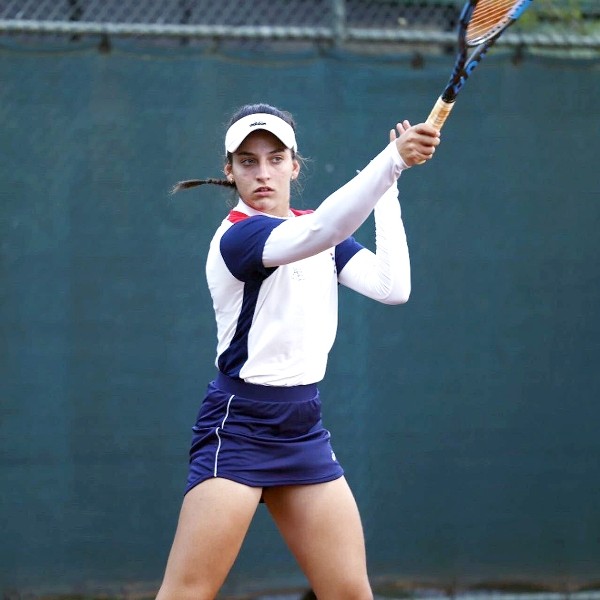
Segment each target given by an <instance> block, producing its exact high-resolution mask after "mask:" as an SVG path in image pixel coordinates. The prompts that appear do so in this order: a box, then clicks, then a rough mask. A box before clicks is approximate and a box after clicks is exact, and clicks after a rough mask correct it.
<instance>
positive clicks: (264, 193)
mask: <svg viewBox="0 0 600 600" xmlns="http://www.w3.org/2000/svg"><path fill="white" fill-rule="evenodd" d="M273 191H274V190H273V188H270V187H267V186H261V187H259V188H256V189H255V190H254V193H255V194H257V195H258V196H267V195H269V194H271V193H272V192H273Z"/></svg>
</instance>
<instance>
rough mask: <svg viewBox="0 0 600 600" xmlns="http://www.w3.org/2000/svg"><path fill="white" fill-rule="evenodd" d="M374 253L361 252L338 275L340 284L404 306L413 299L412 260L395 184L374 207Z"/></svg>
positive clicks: (383, 300)
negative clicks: (411, 295) (409, 299)
mask: <svg viewBox="0 0 600 600" xmlns="http://www.w3.org/2000/svg"><path fill="white" fill-rule="evenodd" d="M374 216H375V244H376V251H375V253H373V252H371V251H370V250H368V249H366V248H363V249H362V250H359V251H358V252H357V253H356V254H355V255H354V256H353V257H352V258H351V259H350V260H349V261H348V262H347V263H346V265H345V266H344V267H343V269H342V270H341V271H340V273H339V274H338V281H339V282H340V283H341V284H343V285H345V286H346V287H349V288H351V289H353V290H355V291H357V292H359V293H360V294H363V295H365V296H368V297H369V298H373V299H374V300H377V301H379V302H383V303H384V304H403V303H404V302H406V301H407V300H408V297H409V296H410V286H411V284H410V259H409V254H408V244H407V242H406V233H405V231H404V224H403V222H402V215H401V210H400V203H399V202H398V188H397V186H396V185H395V184H394V185H393V186H391V187H390V188H389V190H388V191H387V192H386V193H385V194H384V195H383V196H382V197H381V198H380V199H379V201H378V202H377V204H376V205H375V210H374Z"/></svg>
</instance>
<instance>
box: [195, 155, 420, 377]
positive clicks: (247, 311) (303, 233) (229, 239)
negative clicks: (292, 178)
mask: <svg viewBox="0 0 600 600" xmlns="http://www.w3.org/2000/svg"><path fill="white" fill-rule="evenodd" d="M405 168H406V166H405V165H404V163H403V162H402V159H401V158H400V156H399V154H398V151H397V149H396V145H395V143H390V144H389V145H388V146H387V147H386V148H385V149H384V150H383V151H382V152H381V153H380V154H379V155H378V156H377V157H375V158H374V159H373V160H372V161H371V162H370V163H369V164H368V165H367V166H366V167H365V168H364V169H363V170H362V171H361V172H360V173H359V174H358V175H357V176H356V177H354V178H353V179H352V180H351V181H349V182H348V183H347V184H346V185H344V186H343V187H341V188H340V189H339V190H337V191H336V192H334V193H333V194H332V195H331V196H329V197H328V198H327V199H325V200H324V201H323V203H322V204H321V205H320V206H319V207H318V208H317V209H316V210H315V211H314V212H302V211H293V216H291V217H289V218H286V219H282V218H279V217H274V216H271V215H267V214H265V213H260V212H258V211H256V210H253V209H252V208H250V207H249V206H247V205H246V204H244V202H242V201H241V200H240V202H239V203H238V205H237V206H236V208H235V209H234V210H233V211H231V212H230V213H229V215H228V217H227V218H226V219H225V220H224V221H223V222H222V224H221V226H220V227H219V228H218V230H217V231H216V233H215V235H214V237H213V240H212V242H211V245H210V249H209V252H208V257H207V262H206V275H207V280H208V285H209V289H210V293H211V296H212V299H213V307H214V310H215V317H216V322H217V338H218V343H217V358H216V364H217V367H218V368H219V369H220V370H221V371H222V372H223V373H225V374H226V375H229V376H231V377H239V378H241V379H243V380H245V381H246V382H248V383H256V384H261V385H279V386H292V385H303V384H308V383H316V382H318V381H320V380H321V379H322V378H323V376H324V375H325V369H326V365H327V357H328V354H329V351H330V350H331V347H332V345H333V342H334V340H335V335H336V331H337V304H338V296H337V292H338V283H341V284H343V285H345V286H347V287H349V288H351V289H353V290H356V291H357V292H359V293H361V294H364V295H365V296H368V297H370V298H373V299H375V300H378V301H380V302H384V303H387V304H399V303H402V302H406V301H407V300H408V296H409V294H410V262H409V255H408V246H407V243H406V235H405V231H404V225H403V223H402V219H401V211H400V204H399V202H398V190H397V186H396V180H397V178H398V177H399V176H400V174H401V172H402V170H403V169H405ZM373 210H374V216H375V227H376V238H375V240H376V252H375V253H373V252H371V251H370V250H368V249H366V248H364V247H363V246H361V245H360V244H359V243H358V242H356V241H355V240H354V239H353V238H352V237H350V236H351V235H352V233H354V232H355V231H356V229H358V227H360V225H361V224H362V223H363V222H364V221H365V220H366V218H367V217H368V216H369V214H370V213H371V212H372V211H373Z"/></svg>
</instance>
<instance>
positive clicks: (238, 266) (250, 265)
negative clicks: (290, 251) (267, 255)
mask: <svg viewBox="0 0 600 600" xmlns="http://www.w3.org/2000/svg"><path fill="white" fill-rule="evenodd" d="M282 223H285V219H277V218H273V217H266V216H260V215H256V216H252V217H248V218H247V219H244V220H243V221H239V222H237V223H234V224H233V225H232V226H231V227H230V228H229V229H228V230H227V231H226V232H225V233H224V234H223V236H222V237H221V242H220V250H221V256H222V257H223V260H224V261H225V265H226V266H227V268H228V269H229V271H230V272H231V274H232V275H233V276H234V277H235V278H236V279H239V280H240V281H244V282H248V281H256V280H259V279H266V278H267V277H268V276H269V275H270V274H271V273H272V272H273V271H274V270H275V269H276V267H265V266H264V263H263V259H262V255H263V249H264V246H265V241H266V240H267V238H268V237H269V235H271V232H272V231H273V230H274V229H275V228H276V227H278V226H280V225H281V224H282Z"/></svg>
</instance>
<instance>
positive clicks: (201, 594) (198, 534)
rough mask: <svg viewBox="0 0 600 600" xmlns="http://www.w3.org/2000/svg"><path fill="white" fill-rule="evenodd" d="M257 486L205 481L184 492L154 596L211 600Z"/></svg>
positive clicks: (224, 573)
mask: <svg viewBox="0 0 600 600" xmlns="http://www.w3.org/2000/svg"><path fill="white" fill-rule="evenodd" d="M261 493H262V490H261V488H252V487H248V486H245V485H242V484H239V483H235V482H233V481H230V480H228V479H221V478H218V477H217V478H214V479H208V480H206V481H204V482H202V483H201V484H199V485H197V486H196V487H194V488H192V489H191V490H190V491H189V492H188V493H187V494H186V496H185V498H184V500H183V505H182V507H181V513H180V515H179V523H178V525H177V532H176V534H175V540H174V541H173V546H172V548H171V553H170V555H169V560H168V562H167V568H166V571H165V577H164V580H163V583H162V586H161V588H160V590H159V592H158V596H157V600H213V599H214V597H215V596H216V595H217V592H218V591H219V589H220V588H221V586H222V585H223V582H224V581H225V578H226V577H227V574H228V573H229V570H230V569H231V566H232V565H233V562H234V561H235V558H236V557H237V555H238V552H239V550H240V547H241V545H242V542H243V540H244V537H245V535H246V533H247V531H248V527H249V526H250V522H251V521H252V517H253V516H254V513H255V512H256V507H257V506H258V503H259V501H260V496H261Z"/></svg>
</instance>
